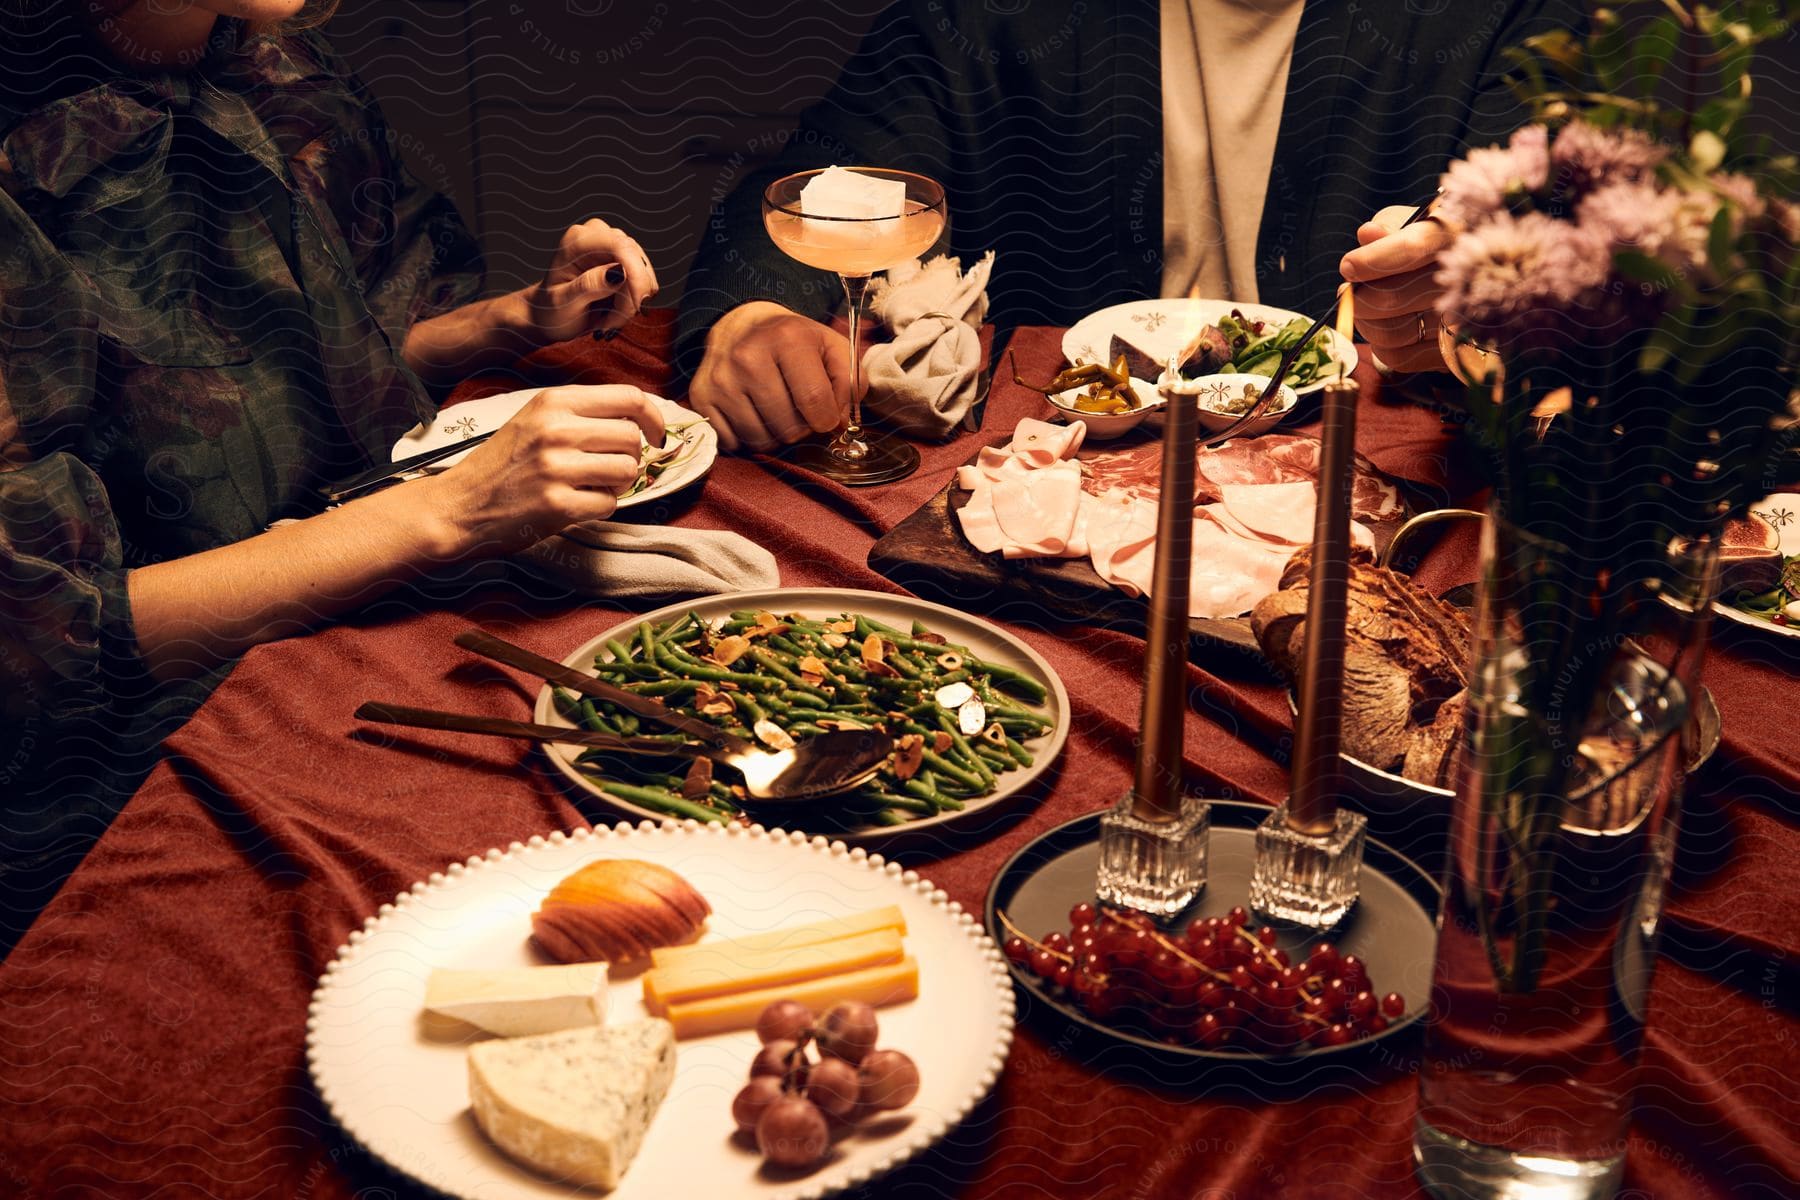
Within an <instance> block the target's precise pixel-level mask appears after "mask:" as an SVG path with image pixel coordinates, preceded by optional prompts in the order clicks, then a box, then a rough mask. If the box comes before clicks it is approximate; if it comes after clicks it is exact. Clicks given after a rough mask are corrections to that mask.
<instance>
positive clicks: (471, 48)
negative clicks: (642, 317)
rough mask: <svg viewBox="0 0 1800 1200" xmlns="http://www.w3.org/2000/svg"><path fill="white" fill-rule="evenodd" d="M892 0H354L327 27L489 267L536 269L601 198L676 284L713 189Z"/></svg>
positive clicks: (761, 152) (497, 270)
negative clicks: (472, 234) (453, 205)
mask: <svg viewBox="0 0 1800 1200" xmlns="http://www.w3.org/2000/svg"><path fill="white" fill-rule="evenodd" d="M887 2H888V0H744V3H741V4H740V3H718V2H716V0H699V2H697V3H696V2H694V0H344V3H343V5H342V7H341V8H340V9H339V10H338V12H337V15H336V16H334V17H333V18H332V20H331V22H330V24H329V25H328V26H327V27H326V33H327V35H328V36H329V37H330V38H331V40H332V43H333V45H334V46H335V47H336V48H337V49H338V51H339V52H340V53H342V54H343V55H344V56H345V57H346V58H348V59H349V61H350V63H351V65H352V66H353V67H354V68H355V69H356V71H357V73H358V74H359V75H360V76H361V78H362V80H363V82H364V83H366V84H368V85H369V87H370V89H371V90H372V91H373V92H374V93H375V96H376V98H377V99H378V100H379V101H380V103H381V107H382V111H383V113H384V114H385V115H386V116H387V119H388V121H389V123H390V124H392V125H393V127H394V129H395V130H396V131H397V132H398V134H399V136H400V140H401V146H402V151H403V153H404V154H405V157H406V161H407V164H408V166H410V167H411V168H412V170H413V172H414V173H415V174H417V175H418V176H419V177H420V178H421V179H422V180H424V181H426V182H427V183H430V184H431V185H432V186H434V187H437V188H438V189H440V190H442V191H444V192H447V193H448V194H449V195H450V196H451V197H453V198H454V199H455V201H456V207H457V208H458V210H459V211H460V212H461V213H462V215H463V219H464V221H466V222H467V223H468V225H469V227H470V228H471V229H472V230H474V232H475V234H476V236H477V237H479V238H480V240H481V245H482V248H483V249H484V250H485V251H486V253H487V261H488V283H489V286H490V288H492V289H494V290H502V289H511V288H516V287H520V286H523V285H524V284H526V283H528V282H530V281H532V280H534V279H536V278H538V277H540V276H541V275H542V273H543V271H544V268H545V267H547V266H548V265H549V262H550V255H551V252H552V251H553V250H554V248H555V245H556V240H557V238H558V236H559V235H560V234H561V233H562V231H563V229H564V228H565V227H567V226H568V225H570V224H572V223H574V222H576V221H581V220H585V219H586V218H588V217H592V216H598V217H601V218H603V219H605V220H607V221H609V222H611V223H613V224H615V225H619V226H621V227H623V228H625V229H627V230H628V231H629V232H631V233H632V235H633V236H635V237H636V238H637V239H638V241H639V242H640V244H642V245H643V247H644V249H645V250H646V251H647V252H648V253H649V255H650V259H651V261H652V262H653V263H654V264H655V265H656V270H657V275H658V277H659V279H660V281H661V283H662V292H661V294H660V295H659V296H658V297H657V301H656V302H657V303H658V304H670V303H674V302H675V301H676V300H677V299H678V298H679V297H680V294H681V285H682V281H683V278H684V277H685V276H686V275H687V268H688V263H689V262H690V261H691V260H692V258H693V254H694V248H695V246H696V244H697V243H698V241H699V237H700V232H701V230H702V228H703V227H704V225H705V222H706V218H707V213H708V211H709V209H710V208H711V205H712V203H713V200H714V197H715V196H722V195H723V194H724V193H725V192H726V191H728V190H729V189H730V187H731V185H732V184H733V183H734V182H735V181H736V180H737V179H738V178H741V177H742V176H743V175H744V174H746V173H748V172H749V171H752V170H754V169H755V168H756V167H757V166H759V165H761V164H763V163H765V162H767V161H768V160H769V159H771V158H773V157H774V156H775V155H776V154H777V153H779V151H780V149H781V138H782V136H783V135H784V134H785V133H786V132H787V131H789V130H791V129H792V128H793V127H794V125H795V119H796V117H797V116H798V115H799V113H800V111H801V109H803V108H804V107H805V106H806V105H808V104H810V103H812V102H813V101H814V100H817V99H818V98H819V97H820V96H822V95H824V94H825V92H826V91H827V89H829V88H830V86H831V84H832V82H833V81H834V80H835V79H836V78H837V73H838V70H839V68H840V67H841V66H842V65H843V63H844V61H845V60H846V59H848V58H849V57H850V53H851V51H852V50H853V49H855V47H856V45H857V43H858V42H859V41H860V40H861V38H862V35H863V33H864V32H865V31H866V30H867V29H868V27H869V25H870V23H871V22H872V20H873V18H874V16H875V14H876V13H877V12H879V11H880V10H881V9H882V8H883V7H884V6H885V5H886V4H887Z"/></svg>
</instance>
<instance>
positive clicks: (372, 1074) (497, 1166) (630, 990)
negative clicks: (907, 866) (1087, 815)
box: [306, 821, 1014, 1200]
mask: <svg viewBox="0 0 1800 1200" xmlns="http://www.w3.org/2000/svg"><path fill="white" fill-rule="evenodd" d="M603 858H629V859H638V860H643V861H647V862H651V863H655V864H657V865H660V866H663V867H667V868H669V869H670V870H673V871H677V872H679V873H680V875H681V876H682V877H683V878H684V879H685V880H687V882H688V883H689V884H691V885H692V886H693V887H694V888H695V889H697V890H698V891H699V892H700V894H701V895H702V896H704V897H706V899H707V901H708V903H709V904H710V905H711V907H712V915H711V917H710V919H709V922H708V925H707V927H706V931H705V932H704V933H703V934H702V935H701V936H702V941H703V942H704V941H708V940H714V939H717V938H721V937H735V936H741V935H744V934H748V933H756V932H761V931H766V930H770V929H776V928H780V927H783V926H786V925H790V924H796V923H803V922H810V921H818V920H824V919H827V918H832V917H842V916H850V915H852V914H854V913H856V912H858V911H862V910H867V909H870V908H875V907H880V906H886V905H897V906H898V907H899V908H900V909H901V913H902V915H903V917H904V918H905V922H906V932H905V937H906V942H907V947H908V951H907V952H908V953H909V954H911V955H912V956H913V957H915V958H916V959H917V960H918V963H919V992H918V997H917V998H916V999H914V1000H910V1001H907V1002H904V1003H901V1004H895V1005H889V1006H886V1007H883V1008H881V1009H879V1010H877V1016H878V1019H879V1021H880V1028H881V1044H882V1045H883V1046H891V1047H893V1048H895V1049H900V1050H903V1051H904V1052H905V1053H906V1054H908V1055H909V1056H911V1057H912V1058H913V1060H914V1061H915V1062H916V1063H917V1064H918V1067H919V1076H920V1082H921V1088H920V1091H919V1094H918V1096H917V1098H916V1099H914V1100H913V1102H912V1103H911V1104H909V1105H908V1106H907V1107H906V1108H904V1109H901V1110H899V1111H897V1112H895V1113H893V1114H892V1115H891V1116H889V1117H887V1118H886V1119H884V1120H882V1121H880V1122H875V1123H871V1125H873V1126H874V1127H868V1126H858V1127H856V1128H854V1129H852V1130H850V1131H849V1132H848V1133H847V1134H846V1135H845V1136H844V1137H842V1138H841V1139H839V1140H838V1141H837V1142H836V1143H835V1145H834V1146H833V1149H832V1151H831V1154H830V1156H829V1157H828V1158H827V1159H826V1160H825V1161H824V1162H823V1163H822V1164H820V1166H818V1167H817V1168H816V1169H814V1170H812V1171H809V1172H806V1173H797V1172H795V1171H793V1170H785V1171H777V1170H773V1169H768V1168H764V1167H762V1165H761V1163H762V1159H761V1156H760V1155H758V1154H757V1153H756V1151H755V1150H754V1149H752V1148H751V1147H750V1146H748V1145H747V1144H746V1143H744V1142H742V1141H741V1140H739V1139H737V1138H735V1137H733V1129H734V1123H733V1120H732V1115H731V1101H732V1096H733V1095H734V1094H735V1093H736V1091H737V1089H738V1088H739V1087H740V1086H741V1084H742V1081H743V1079H744V1076H745V1073H746V1070H747V1068H748V1066H749V1063H750V1060H751V1059H752V1058H753V1057H754V1056H755V1054H756V1051H757V1046H758V1041H757V1037H756V1033H755V1031H754V1030H748V1029H746V1030H740V1031H736V1032H731V1033H719V1034H713V1035H710V1036H706V1037H698V1038H689V1039H685V1040H683V1041H681V1042H680V1043H678V1050H677V1057H676V1070H675V1078H674V1082H673V1084H672V1085H671V1086H670V1088H669V1091H668V1094H667V1096H666V1097H665V1098H664V1099H663V1101H662V1103H661V1106H660V1107H659V1108H658V1109H657V1110H656V1112H655V1115H654V1117H653V1118H652V1119H651V1121H650V1125H649V1130H648V1132H647V1133H646V1135H645V1137H644V1141H643V1144H642V1147H641V1148H640V1149H639V1150H638V1152H637V1155H636V1157H635V1159H633V1160H632V1162H631V1165H630V1168H629V1170H627V1171H626V1172H625V1175H624V1178H623V1179H622V1180H621V1181H620V1184H619V1186H618V1187H617V1188H616V1189H615V1190H614V1191H613V1192H612V1193H610V1194H611V1195H612V1196H614V1197H616V1198H617V1200H641V1198H648V1197H656V1198H659V1200H660V1198H661V1197H667V1196H731V1197H743V1198H746V1200H812V1198H814V1197H820V1196H825V1195H828V1194H831V1193H833V1192H837V1191H841V1190H843V1189H845V1188H853V1187H856V1186H858V1185H860V1184H863V1183H865V1182H866V1181H868V1180H870V1179H872V1178H874V1177H876V1176H878V1175H880V1174H882V1173H884V1172H886V1171H889V1170H891V1169H893V1168H894V1167H895V1166H897V1165H899V1164H900V1163H902V1162H904V1161H906V1160H907V1159H909V1158H911V1157H912V1156H913V1155H915V1154H917V1153H918V1152H920V1151H921V1150H923V1149H925V1148H926V1147H928V1146H930V1145H931V1144H933V1143H934V1142H936V1141H937V1140H938V1139H939V1138H941V1137H943V1136H944V1134H945V1133H947V1132H948V1131H949V1130H950V1129H951V1128H952V1127H953V1126H954V1125H956V1123H957V1122H959V1121H961V1120H962V1119H963V1118H964V1117H965V1116H967V1115H968V1113H969V1111H970V1110H971V1109H972V1108H973V1107H974V1106H975V1105H976V1103H977V1102H979V1101H980V1100H981V1098H982V1097H983V1096H985V1095H986V1094H987V1093H988V1091H989V1089H990V1088H992V1087H993V1085H994V1081H995V1080H996V1079H997V1078H998V1076H999V1074H1000V1071H1001V1068H1002V1067H1003V1066H1004V1064H1005V1060H1006V1055H1007V1052H1008V1050H1009V1049H1010V1047H1011V1045H1012V1032H1013V1006H1014V998H1013V993H1012V987H1011V984H1010V982H1009V978H1008V975H1007V971H1006V967H1005V964H1004V962H1003V961H1002V960H1001V957H1000V953H999V950H998V949H997V947H996V946H995V945H994V943H993V941H992V940H991V939H990V938H988V936H987V935H986V934H985V933H984V932H983V930H982V928H981V926H980V925H979V924H978V923H977V922H975V921H974V920H973V919H972V918H971V916H970V915H969V914H968V913H966V912H964V911H963V910H962V908H961V906H960V905H958V904H957V903H955V902H954V901H952V900H951V899H950V898H949V897H948V896H947V895H945V893H944V892H943V891H941V890H940V889H938V888H936V887H934V886H933V885H932V884H931V883H929V882H928V881H926V880H924V879H921V878H919V876H918V875H917V874H915V873H914V872H912V871H906V870H903V869H902V868H901V867H900V865H899V864H897V863H893V862H889V861H887V860H886V859H884V858H883V857H882V856H881V855H878V854H869V853H867V852H866V851H863V850H860V849H851V848H849V847H847V846H846V845H844V843H842V842H828V841H827V840H826V839H824V838H810V839H809V838H807V837H806V836H805V835H803V834H797V833H788V832H783V831H780V830H768V829H764V828H763V827H762V826H760V825H757V826H731V827H723V826H708V825H699V824H696V823H694V822H691V821H690V822H684V823H682V824H676V823H674V822H668V823H664V824H661V825H658V824H653V823H651V822H643V823H642V824H639V825H636V826H633V825H629V824H619V825H616V826H613V827H611V828H606V827H597V828H594V829H585V828H584V829H577V830H575V831H574V832H573V833H569V834H565V833H562V832H556V833H553V834H550V835H549V836H547V837H542V836H539V837H533V838H531V839H530V841H529V842H527V843H519V842H514V843H513V844H512V845H511V846H509V847H507V848H505V849H500V848H495V849H492V850H489V851H488V852H487V853H486V854H482V855H476V856H474V857H471V858H470V859H468V860H467V861H466V862H458V863H452V864H450V865H449V866H447V867H446V868H445V869H444V870H443V871H441V872H434V873H433V874H432V875H431V876H430V877H429V878H428V879H423V880H420V881H419V882H417V883H415V884H414V885H413V886H412V887H411V888H409V889H408V890H406V891H404V892H402V893H400V895H398V896H397V897H395V898H394V900H393V901H392V902H391V903H388V904H383V905H382V906H381V908H380V910H379V911H378V912H377V913H376V914H375V915H373V916H371V917H370V918H369V919H368V920H367V921H366V922H365V923H364V924H363V925H362V927H361V928H360V929H358V930H356V931H355V932H353V933H351V934H350V937H349V940H348V941H346V942H345V943H344V945H343V946H341V947H340V948H339V950H338V953H337V956H336V957H335V959H334V960H333V961H332V963H331V964H330V965H329V966H328V967H327V968H326V970H325V973H324V975H323V976H322V977H321V978H320V980H319V984H318V987H317V989H316V990H315V991H314V993H313V998H312V1004H311V1008H310V1010H309V1013H308V1018H307V1023H306V1028H307V1036H306V1051H307V1065H308V1068H309V1070H310V1071H311V1074H312V1079H313V1082H314V1085H315V1086H316V1087H317V1088H318V1091H319V1095H320V1096H321V1097H322V1098H323V1100H324V1102H325V1106H326V1108H327V1109H328V1110H329V1112H330V1113H331V1115H332V1117H333V1119H335V1120H336V1121H337V1122H338V1123H339V1124H340V1125H341V1126H342V1127H343V1128H344V1130H345V1131H346V1132H347V1133H349V1134H350V1135H351V1136H352V1137H354V1138H355V1139H356V1140H357V1141H358V1142H360V1143H361V1144H362V1145H363V1146H365V1147H366V1148H367V1149H368V1150H369V1151H370V1152H371V1153H372V1154H374V1155H375V1156H376V1157H377V1158H379V1159H380V1160H381V1161H383V1162H384V1163H386V1164H387V1165H388V1166H390V1167H392V1168H393V1169H395V1170H397V1171H399V1172H402V1173H403V1174H406V1175H409V1176H412V1177H413V1178H414V1179H416V1180H418V1181H419V1182H421V1183H424V1184H426V1185H428V1186H430V1187H432V1188H435V1189H437V1190H438V1191H439V1192H442V1193H444V1194H446V1195H450V1196H456V1197H464V1198H467V1200H477V1198H479V1200H542V1198H544V1197H568V1196H574V1195H595V1194H596V1193H595V1192H593V1191H589V1190H585V1189H578V1188H575V1187H572V1186H567V1185H565V1184H563V1183H560V1182H558V1181H556V1180H554V1179H552V1178H549V1177H547V1176H542V1175H539V1174H537V1173H535V1172H533V1171H530V1170H528V1169H526V1168H525V1167H523V1166H520V1165H517V1164H516V1163H515V1162H514V1161H513V1160H511V1159H510V1158H507V1157H506V1156H504V1155H503V1154H501V1153H500V1151H499V1150H498V1149H496V1148H495V1147H494V1146H493V1144H492V1143H490V1142H489V1141H488V1140H487V1138H486V1137H485V1136H484V1135H483V1134H482V1132H481V1130H480V1129H479V1127H477V1125H476V1124H475V1121H474V1119H473V1118H472V1116H471V1113H470V1108H469V1100H468V1067H467V1060H468V1047H469V1046H470V1045H471V1044H474V1040H475V1037H476V1035H473V1034H471V1035H469V1037H468V1039H467V1040H464V1039H462V1038H445V1037H441V1036H437V1035H434V1034H433V1033H431V1032H430V1031H429V1029H428V1027H427V1026H425V1025H424V1024H423V1023H422V1022H421V1018H420V1013H421V1006H422V1004H423V1001H424V997H425V988H426V981H427V979H428V977H429V976H430V974H431V972H432V971H433V970H434V969H437V968H450V969H470V970H491V969H501V968H509V967H523V966H529V965H532V964H534V963H537V962H541V961H544V960H543V959H542V958H541V957H540V956H539V955H538V952H537V951H536V950H535V949H534V948H533V946H532V945H531V944H530V942H529V935H530V932H531V914H532V912H533V911H534V910H535V909H536V908H537V906H538V905H539V903H540V902H542V900H543V899H544V897H545V895H546V894H547V893H548V892H549V891H550V889H551V888H552V887H554V886H555V885H556V884H557V882H558V881H559V880H561V879H563V878H564V877H565V876H567V875H569V874H570V873H571V872H573V871H575V870H576V869H578V868H580V867H583V866H585V865H587V864H589V863H591V862H593V861H595V860H598V859H603ZM646 1015H648V1014H647V1010H646V1009H645V1007H644V1004H643V988H642V985H641V981H640V979H639V978H638V977H637V976H635V975H623V976H619V977H615V978H614V979H612V980H611V981H610V983H609V984H608V985H607V996H606V1016H605V1022H604V1023H605V1024H606V1025H609V1026H611V1025H624V1024H627V1023H629V1022H632V1021H636V1020H640V1019H642V1018H644V1017H645V1016H646Z"/></svg>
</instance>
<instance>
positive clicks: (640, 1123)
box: [469, 1020, 675, 1189]
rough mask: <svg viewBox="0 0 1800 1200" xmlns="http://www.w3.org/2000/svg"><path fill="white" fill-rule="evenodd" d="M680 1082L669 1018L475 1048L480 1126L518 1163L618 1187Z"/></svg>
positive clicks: (474, 1092)
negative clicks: (676, 1081)
mask: <svg viewBox="0 0 1800 1200" xmlns="http://www.w3.org/2000/svg"><path fill="white" fill-rule="evenodd" d="M674 1078H675V1031H674V1030H673V1029H672V1028H671V1027H670V1025H669V1023H668V1022H667V1021H656V1020H651V1021H634V1022H632V1023H631V1024H629V1025H616V1026H612V1027H601V1026H596V1027H594V1028H590V1029H568V1030H564V1031H562V1032H560V1033H546V1034H541V1035H539V1036H537V1037H523V1038H504V1039H500V1040H496V1041H489V1042H477V1043H476V1044H475V1045H473V1046H470V1047H469V1104H470V1106H471V1107H472V1108H473V1109H474V1112H475V1123H476V1124H477V1125H479V1126H481V1129H482V1131H483V1132H484V1133H486V1134H487V1135H488V1137H489V1138H491V1139H493V1142H494V1144H495V1145H496V1146H498V1147H500V1149H501V1150H503V1151H505V1152H506V1153H507V1154H508V1155H509V1156H511V1157H512V1158H514V1159H516V1160H517V1161H519V1162H521V1163H523V1164H525V1165H526V1166H528V1167H531V1168H533V1169H535V1170H537V1171H539V1172H541V1173H542V1174H544V1175H547V1176H549V1177H551V1178H552V1179H557V1180H560V1181H563V1182H567V1183H585V1184H589V1185H591V1186H594V1187H600V1188H609V1189H610V1188H615V1187H617V1186H618V1185H619V1180H620V1179H621V1178H623V1177H624V1174H625V1169H626V1168H627V1167H629V1166H630V1165H631V1160H632V1158H633V1156H635V1155H636V1154H637V1152H638V1147H639V1146H641V1145H642V1144H643V1141H644V1131H645V1130H646V1129H648V1128H649V1127H650V1119H651V1118H652V1117H653V1116H655V1115H656V1109H657V1106H658V1105H660V1104H661V1103H662V1101H663V1097H664V1096H665V1095H667V1094H668V1091H669V1083H670V1081H671V1080H673V1079H674Z"/></svg>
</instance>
